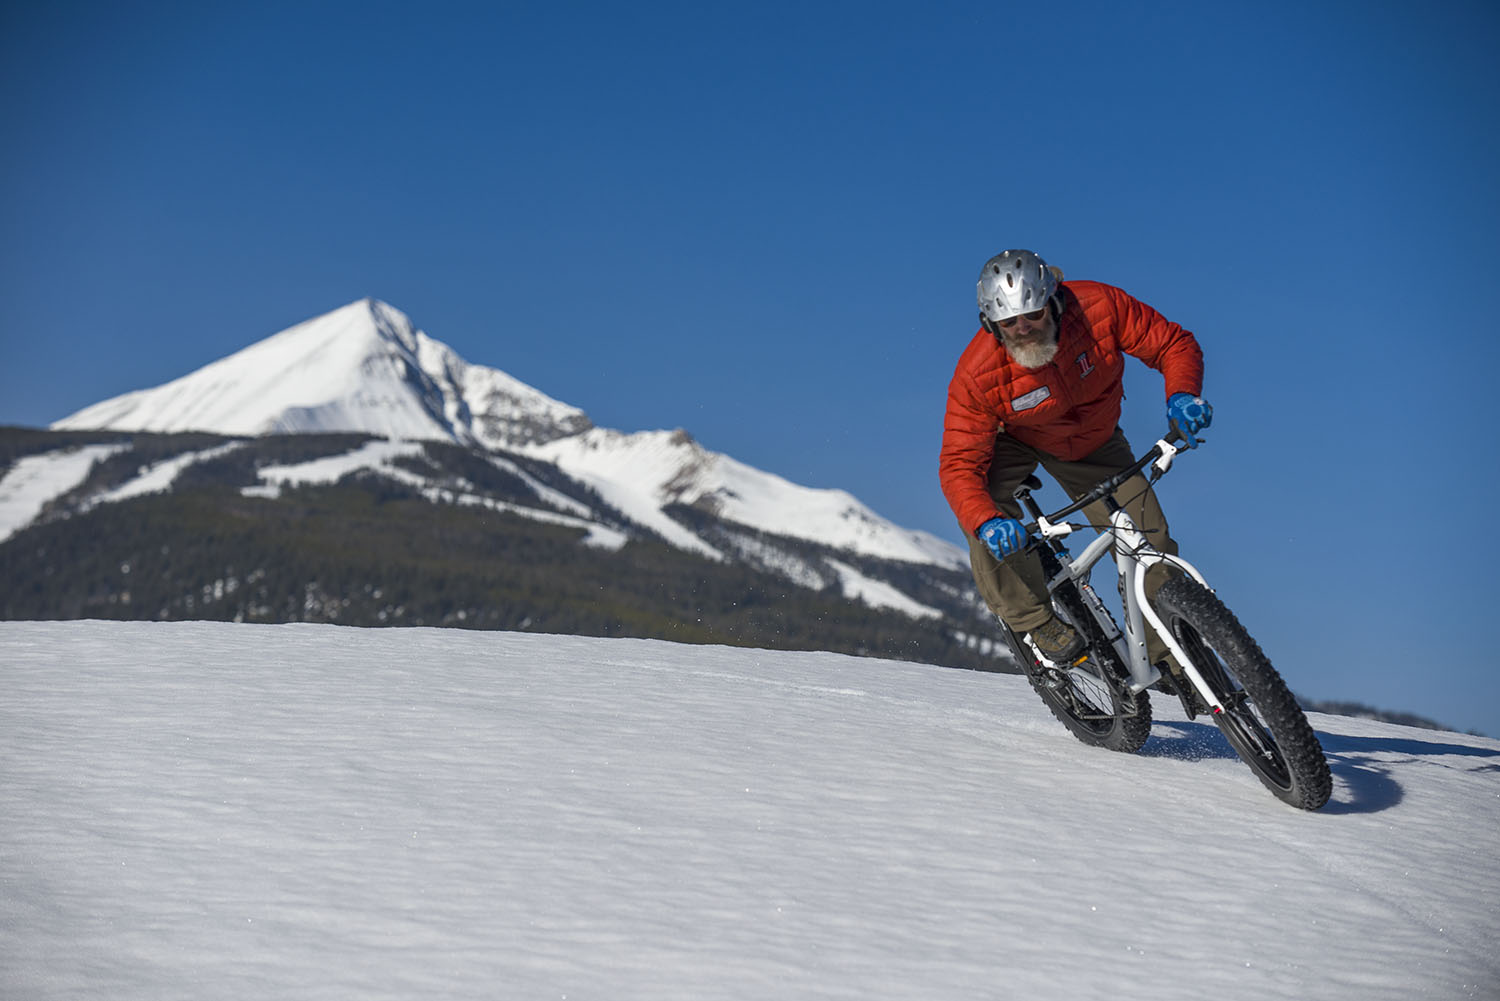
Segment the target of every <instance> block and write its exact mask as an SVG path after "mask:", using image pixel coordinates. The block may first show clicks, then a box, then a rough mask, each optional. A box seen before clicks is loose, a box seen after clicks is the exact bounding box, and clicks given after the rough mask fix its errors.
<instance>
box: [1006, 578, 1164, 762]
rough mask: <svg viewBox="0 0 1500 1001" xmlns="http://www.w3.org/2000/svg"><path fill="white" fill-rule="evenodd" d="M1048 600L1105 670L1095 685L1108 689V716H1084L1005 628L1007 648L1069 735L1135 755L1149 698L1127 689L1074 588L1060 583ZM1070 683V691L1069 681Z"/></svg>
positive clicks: (1146, 730)
mask: <svg viewBox="0 0 1500 1001" xmlns="http://www.w3.org/2000/svg"><path fill="white" fill-rule="evenodd" d="M1053 603H1054V605H1055V606H1057V607H1058V608H1059V609H1060V610H1061V611H1062V612H1063V614H1064V616H1065V617H1066V618H1067V619H1068V621H1069V622H1071V623H1072V624H1073V627H1074V628H1075V629H1077V630H1078V631H1079V632H1080V633H1082V634H1083V636H1084V638H1085V639H1086V640H1087V641H1088V647H1089V656H1090V658H1091V659H1093V660H1094V662H1095V663H1096V664H1098V665H1100V666H1101V667H1102V669H1103V671H1104V674H1105V678H1103V679H1100V680H1099V687H1100V689H1102V690H1103V691H1105V692H1107V697H1108V699H1109V708H1108V714H1107V715H1106V716H1105V717H1104V718H1102V719H1091V718H1086V716H1085V715H1084V714H1082V713H1081V712H1080V711H1079V709H1078V708H1077V706H1076V702H1075V701H1074V699H1073V697H1072V693H1071V690H1063V689H1059V688H1057V687H1055V686H1054V685H1053V684H1051V683H1050V682H1051V681H1052V680H1053V677H1055V676H1050V675H1049V674H1048V673H1047V672H1046V670H1045V668H1044V667H1043V666H1042V664H1041V663H1040V662H1039V661H1038V660H1037V659H1036V655H1035V654H1034V653H1032V651H1031V648H1030V647H1029V646H1028V645H1027V644H1026V642H1025V640H1023V639H1022V638H1021V637H1020V636H1019V635H1017V634H1016V633H1015V632H1014V631H1012V630H1011V629H1010V628H1009V627H1006V629H1005V634H1006V638H1007V639H1009V640H1010V645H1011V649H1012V651H1014V653H1015V655H1016V659H1017V660H1018V661H1019V662H1020V664H1021V667H1022V668H1023V670H1024V671H1025V672H1026V680H1027V681H1029V682H1030V683H1031V687H1032V689H1033V690H1034V691H1035V692H1036V693H1037V695H1039V696H1040V697H1041V699H1042V702H1043V703H1044V704H1045V705H1046V706H1047V708H1048V709H1050V710H1051V711H1052V715H1053V716H1055V717H1057V720H1058V722H1060V723H1062V725H1063V726H1065V727H1067V728H1068V730H1069V732H1071V733H1072V734H1073V736H1075V737H1077V738H1078V739H1079V740H1081V741H1083V742H1084V743H1085V744H1089V745H1091V746H1093V747H1103V748H1107V749H1108V750H1111V751H1120V752H1122V753H1125V754H1134V753H1135V752H1136V751H1139V750H1140V749H1141V746H1142V745H1143V744H1145V743H1146V739H1147V738H1148V737H1150V736H1151V699H1150V696H1148V695H1147V694H1146V693H1145V692H1136V693H1131V691H1130V690H1129V688H1128V687H1127V685H1128V681H1127V677H1126V672H1125V668H1124V665H1122V664H1121V663H1120V660H1119V656H1118V655H1117V654H1116V652H1115V648H1114V645H1113V644H1112V643H1110V642H1109V640H1108V639H1107V638H1106V637H1105V636H1104V634H1103V633H1102V632H1101V631H1100V629H1099V624H1098V623H1097V622H1095V621H1094V617H1093V616H1092V615H1090V614H1089V613H1088V612H1087V611H1086V610H1085V609H1084V606H1083V601H1082V599H1081V598H1079V596H1078V594H1077V592H1075V591H1072V590H1071V589H1070V588H1068V587H1066V586H1064V587H1060V588H1058V589H1057V591H1056V592H1055V593H1054V594H1053ZM1069 684H1070V689H1071V686H1072V684H1073V683H1072V682H1070V683H1069ZM1100 708H1103V707H1102V706H1101V707H1100Z"/></svg>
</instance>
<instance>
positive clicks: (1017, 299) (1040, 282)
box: [979, 250, 1062, 326]
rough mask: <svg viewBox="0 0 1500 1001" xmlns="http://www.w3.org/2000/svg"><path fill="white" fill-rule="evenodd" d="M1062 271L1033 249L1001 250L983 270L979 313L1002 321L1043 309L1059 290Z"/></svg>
mask: <svg viewBox="0 0 1500 1001" xmlns="http://www.w3.org/2000/svg"><path fill="white" fill-rule="evenodd" d="M1061 274H1062V273H1061V272H1060V271H1058V270H1057V269H1056V268H1049V267H1048V266H1047V262H1046V261H1044V260H1042V259H1041V258H1040V257H1038V256H1037V255H1036V254H1034V253H1032V252H1031V251H1029V250H1007V251H1006V252H1005V253H1003V254H997V255H995V256H994V257H991V258H990V259H989V260H987V261H985V262H984V268H983V269H982V270H981V271H980V272H979V315H980V316H981V317H982V318H984V319H985V320H988V321H989V323H998V322H999V321H1001V320H1004V319H1008V318H1009V317H1012V316H1016V315H1018V314H1020V313H1030V312H1032V311H1033V310H1037V309H1041V308H1042V307H1043V306H1045V305H1047V303H1048V301H1050V300H1051V298H1052V296H1053V294H1054V293H1055V292H1056V291H1057V282H1058V279H1059V278H1060V277H1061ZM986 326H988V324H986Z"/></svg>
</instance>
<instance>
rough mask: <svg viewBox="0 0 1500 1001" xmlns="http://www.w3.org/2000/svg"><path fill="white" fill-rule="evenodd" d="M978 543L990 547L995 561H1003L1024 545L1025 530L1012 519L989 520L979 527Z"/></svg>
mask: <svg viewBox="0 0 1500 1001" xmlns="http://www.w3.org/2000/svg"><path fill="white" fill-rule="evenodd" d="M979 541H980V542H983V543H984V544H985V545H986V546H989V547H990V552H992V553H994V554H995V559H997V560H1003V559H1005V557H1007V556H1009V555H1010V554H1011V553H1014V552H1018V551H1019V550H1020V548H1021V547H1022V546H1024V545H1026V529H1024V528H1022V527H1021V523H1020V522H1019V521H1017V520H1016V519H1014V518H991V519H990V520H989V521H987V522H985V523H984V524H983V525H980V526H979Z"/></svg>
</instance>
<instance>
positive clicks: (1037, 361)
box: [1005, 339, 1057, 368]
mask: <svg viewBox="0 0 1500 1001" xmlns="http://www.w3.org/2000/svg"><path fill="white" fill-rule="evenodd" d="M1005 350H1006V352H1008V353H1009V354H1010V356H1011V358H1012V359H1013V360H1014V361H1015V363H1016V364H1017V365H1020V366H1021V367H1022V368H1045V367H1046V366H1048V365H1050V364H1052V359H1053V358H1056V357H1057V341H1056V340H1055V339H1054V340H1050V341H1048V342H1047V343H1045V344H1028V345H1026V346H1024V347H1022V346H1012V345H1010V344H1006V345H1005Z"/></svg>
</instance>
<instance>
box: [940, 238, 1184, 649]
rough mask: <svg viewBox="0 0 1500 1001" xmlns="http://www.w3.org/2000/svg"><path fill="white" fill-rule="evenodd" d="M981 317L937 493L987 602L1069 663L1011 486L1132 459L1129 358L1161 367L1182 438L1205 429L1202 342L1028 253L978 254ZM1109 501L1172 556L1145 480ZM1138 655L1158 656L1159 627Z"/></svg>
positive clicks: (1094, 513)
mask: <svg viewBox="0 0 1500 1001" xmlns="http://www.w3.org/2000/svg"><path fill="white" fill-rule="evenodd" d="M979 322H980V328H981V329H980V330H979V332H978V333H976V334H975V335H974V338H973V340H971V341H970V342H969V346H968V348H967V349H966V350H965V351H964V353H963V355H962V356H961V357H960V358H959V360H958V366H957V368H956V369H955V371H954V373H953V379H952V381H951V382H950V383H949V384H948V410H947V416H946V418H945V420H944V424H943V448H942V456H941V459H940V462H939V474H940V476H941V480H942V487H943V494H944V495H945V496H946V497H947V498H948V503H949V505H950V506H951V507H952V508H953V513H954V514H956V515H957V516H958V521H959V524H960V525H962V526H963V530H964V534H965V535H966V536H967V537H968V540H969V564H970V567H971V569H972V570H973V573H974V583H975V584H976V586H977V587H978V589H979V594H980V597H982V598H983V599H984V602H985V604H986V605H987V606H989V609H990V611H992V612H993V613H995V614H996V615H997V616H999V617H1000V618H1001V619H1003V620H1004V621H1005V623H1006V625H1008V626H1010V628H1011V629H1012V630H1014V631H1015V632H1016V633H1018V634H1029V637H1030V639H1031V642H1032V643H1033V644H1034V645H1035V646H1036V648H1037V650H1038V651H1040V652H1041V654H1042V655H1043V656H1044V657H1046V658H1047V659H1048V660H1051V661H1053V662H1054V663H1066V662H1069V661H1072V660H1073V659H1075V658H1077V657H1078V656H1079V654H1081V653H1082V651H1083V647H1084V642H1083V639H1082V637H1080V636H1079V635H1078V634H1077V633H1076V632H1075V631H1074V629H1073V628H1072V626H1070V625H1068V624H1067V623H1066V622H1064V621H1062V620H1061V619H1059V618H1058V617H1057V616H1056V615H1055V614H1054V613H1053V611H1052V605H1051V601H1050V599H1049V598H1048V594H1047V587H1046V581H1045V580H1044V577H1043V573H1042V568H1041V563H1040V561H1039V560H1038V558H1037V556H1036V554H1035V553H1034V552H1030V551H1027V550H1025V549H1024V546H1025V541H1026V533H1025V530H1024V529H1023V528H1022V526H1021V523H1020V521H1019V519H1020V517H1021V507H1020V505H1019V504H1017V503H1016V502H1015V499H1014V498H1013V496H1012V494H1013V493H1014V491H1015V489H1016V487H1017V486H1019V485H1020V484H1021V482H1022V481H1023V480H1024V479H1026V477H1027V476H1030V475H1031V474H1032V473H1033V472H1035V470H1036V468H1037V466H1038V464H1040V465H1041V466H1042V468H1044V469H1046V470H1047V472H1048V473H1049V474H1051V475H1052V477H1053V478H1054V479H1056V480H1057V482H1058V484H1059V485H1061V486H1062V488H1063V489H1064V490H1065V491H1067V493H1068V495H1069V497H1070V498H1077V497H1079V496H1081V495H1082V494H1084V493H1086V492H1088V490H1089V489H1090V488H1091V487H1093V486H1094V484H1096V483H1098V482H1099V481H1100V480H1103V479H1105V478H1107V477H1109V476H1112V475H1114V474H1115V473H1118V472H1119V471H1120V470H1122V469H1124V468H1126V467H1127V466H1129V465H1131V463H1132V462H1133V461H1134V458H1135V457H1134V454H1133V453H1132V450H1131V447H1130V443H1129V442H1128V441H1126V440H1125V434H1124V432H1122V431H1121V430H1120V428H1119V426H1118V425H1119V419H1120V404H1121V401H1122V400H1123V399H1124V397H1125V390H1124V385H1123V382H1122V380H1123V376H1124V372H1125V358H1124V356H1125V355H1127V354H1128V355H1131V356H1133V357H1135V358H1139V359H1140V360H1141V361H1143V362H1145V363H1146V364H1147V365H1150V366H1151V367H1152V368H1154V369H1156V370H1157V371H1159V372H1161V373H1162V376H1163V379H1164V381H1165V383H1166V397H1167V419H1168V421H1175V422H1176V424H1177V426H1178V427H1179V428H1180V429H1181V430H1182V431H1183V432H1184V434H1186V435H1188V436H1191V435H1192V434H1194V433H1195V432H1197V431H1200V430H1202V429H1203V428H1205V427H1207V426H1208V424H1209V421H1210V420H1211V419H1212V417H1213V408H1212V407H1210V406H1209V405H1208V403H1207V402H1206V401H1205V400H1204V399H1203V397H1202V396H1201V395H1200V394H1201V393H1202V390H1203V352H1202V350H1201V349H1200V348H1199V346H1198V342H1197V340H1195V339H1194V337H1193V335H1192V334H1191V333H1189V332H1188V331H1186V330H1184V329H1183V328H1182V327H1180V326H1178V325H1177V324H1175V323H1172V322H1170V321H1169V320H1167V319H1166V318H1165V317H1163V316H1162V315H1161V314H1160V313H1158V312H1157V311H1156V310H1154V309H1152V308H1151V307H1150V306H1147V305H1146V304H1145V303H1143V302H1141V301H1139V300H1138V299H1135V298H1132V297H1131V296H1130V295H1128V294H1126V293H1125V292H1123V291H1121V290H1120V289H1118V288H1115V287H1113V286H1110V285H1105V284H1102V283H1100V282H1089V281H1068V282H1064V281H1063V280H1062V272H1061V271H1059V270H1058V269H1056V268H1053V267H1049V266H1048V265H1047V263H1046V262H1045V261H1043V260H1042V259H1041V258H1040V257H1038V256H1037V255H1036V254H1034V253H1032V252H1031V251H1029V250H1007V251H1006V252H1005V253H1003V254H1000V255H998V256H996V257H992V258H990V259H989V260H988V261H986V262H985V265H984V268H983V269H982V270H981V271H980V275H979ZM1189 443H1191V440H1190V442H1189ZM1115 497H1116V500H1117V501H1119V503H1120V504H1121V505H1122V506H1123V507H1124V508H1125V510H1126V511H1127V512H1128V513H1129V514H1130V517H1131V518H1132V519H1133V520H1134V521H1135V523H1136V525H1137V526H1139V527H1140V528H1141V529H1142V530H1143V531H1144V532H1145V533H1146V535H1147V538H1149V539H1150V540H1151V542H1152V545H1154V546H1155V547H1156V548H1157V549H1158V550H1160V551H1161V552H1163V553H1166V554H1169V555H1175V554H1176V552H1177V544H1176V543H1175V542H1174V541H1172V538H1171V536H1170V534H1169V533H1168V531H1167V522H1166V518H1165V517H1164V516H1163V515H1162V511H1161V507H1160V505H1159V504H1158V503H1157V501H1156V496H1155V494H1154V493H1153V492H1152V490H1151V488H1150V486H1149V484H1147V482H1146V480H1145V478H1144V477H1139V476H1138V477H1135V478H1133V479H1131V480H1129V481H1127V482H1126V483H1125V484H1124V486H1122V487H1121V488H1120V490H1119V491H1118V492H1117V493H1116V495H1115ZM1084 514H1085V516H1086V517H1087V518H1088V519H1089V521H1090V522H1091V523H1093V524H1104V523H1105V522H1107V521H1108V516H1107V514H1106V513H1105V510H1104V506H1103V503H1102V502H1100V503H1097V504H1094V505H1090V506H1089V507H1087V508H1085V509H1084ZM1167 577H1168V571H1167V570H1166V569H1165V567H1163V566H1158V567H1154V568H1153V572H1152V573H1151V574H1149V575H1148V576H1147V580H1146V595H1147V600H1148V601H1149V600H1151V599H1152V598H1153V597H1154V596H1155V593H1156V591H1157V589H1159V588H1160V587H1161V585H1162V584H1163V583H1164V582H1165V581H1166V579H1167ZM1147 656H1148V657H1149V658H1150V660H1151V662H1152V663H1161V662H1163V661H1167V654H1166V650H1165V648H1164V647H1163V646H1162V644H1161V641H1160V640H1159V639H1157V637H1156V636H1155V634H1154V633H1152V634H1151V635H1150V636H1149V637H1148V639H1147ZM1166 666H1167V667H1168V668H1169V669H1170V668H1171V667H1172V666H1173V665H1171V664H1170V662H1169V661H1168V662H1167V664H1166ZM1163 673H1164V674H1166V673H1167V671H1163Z"/></svg>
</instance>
